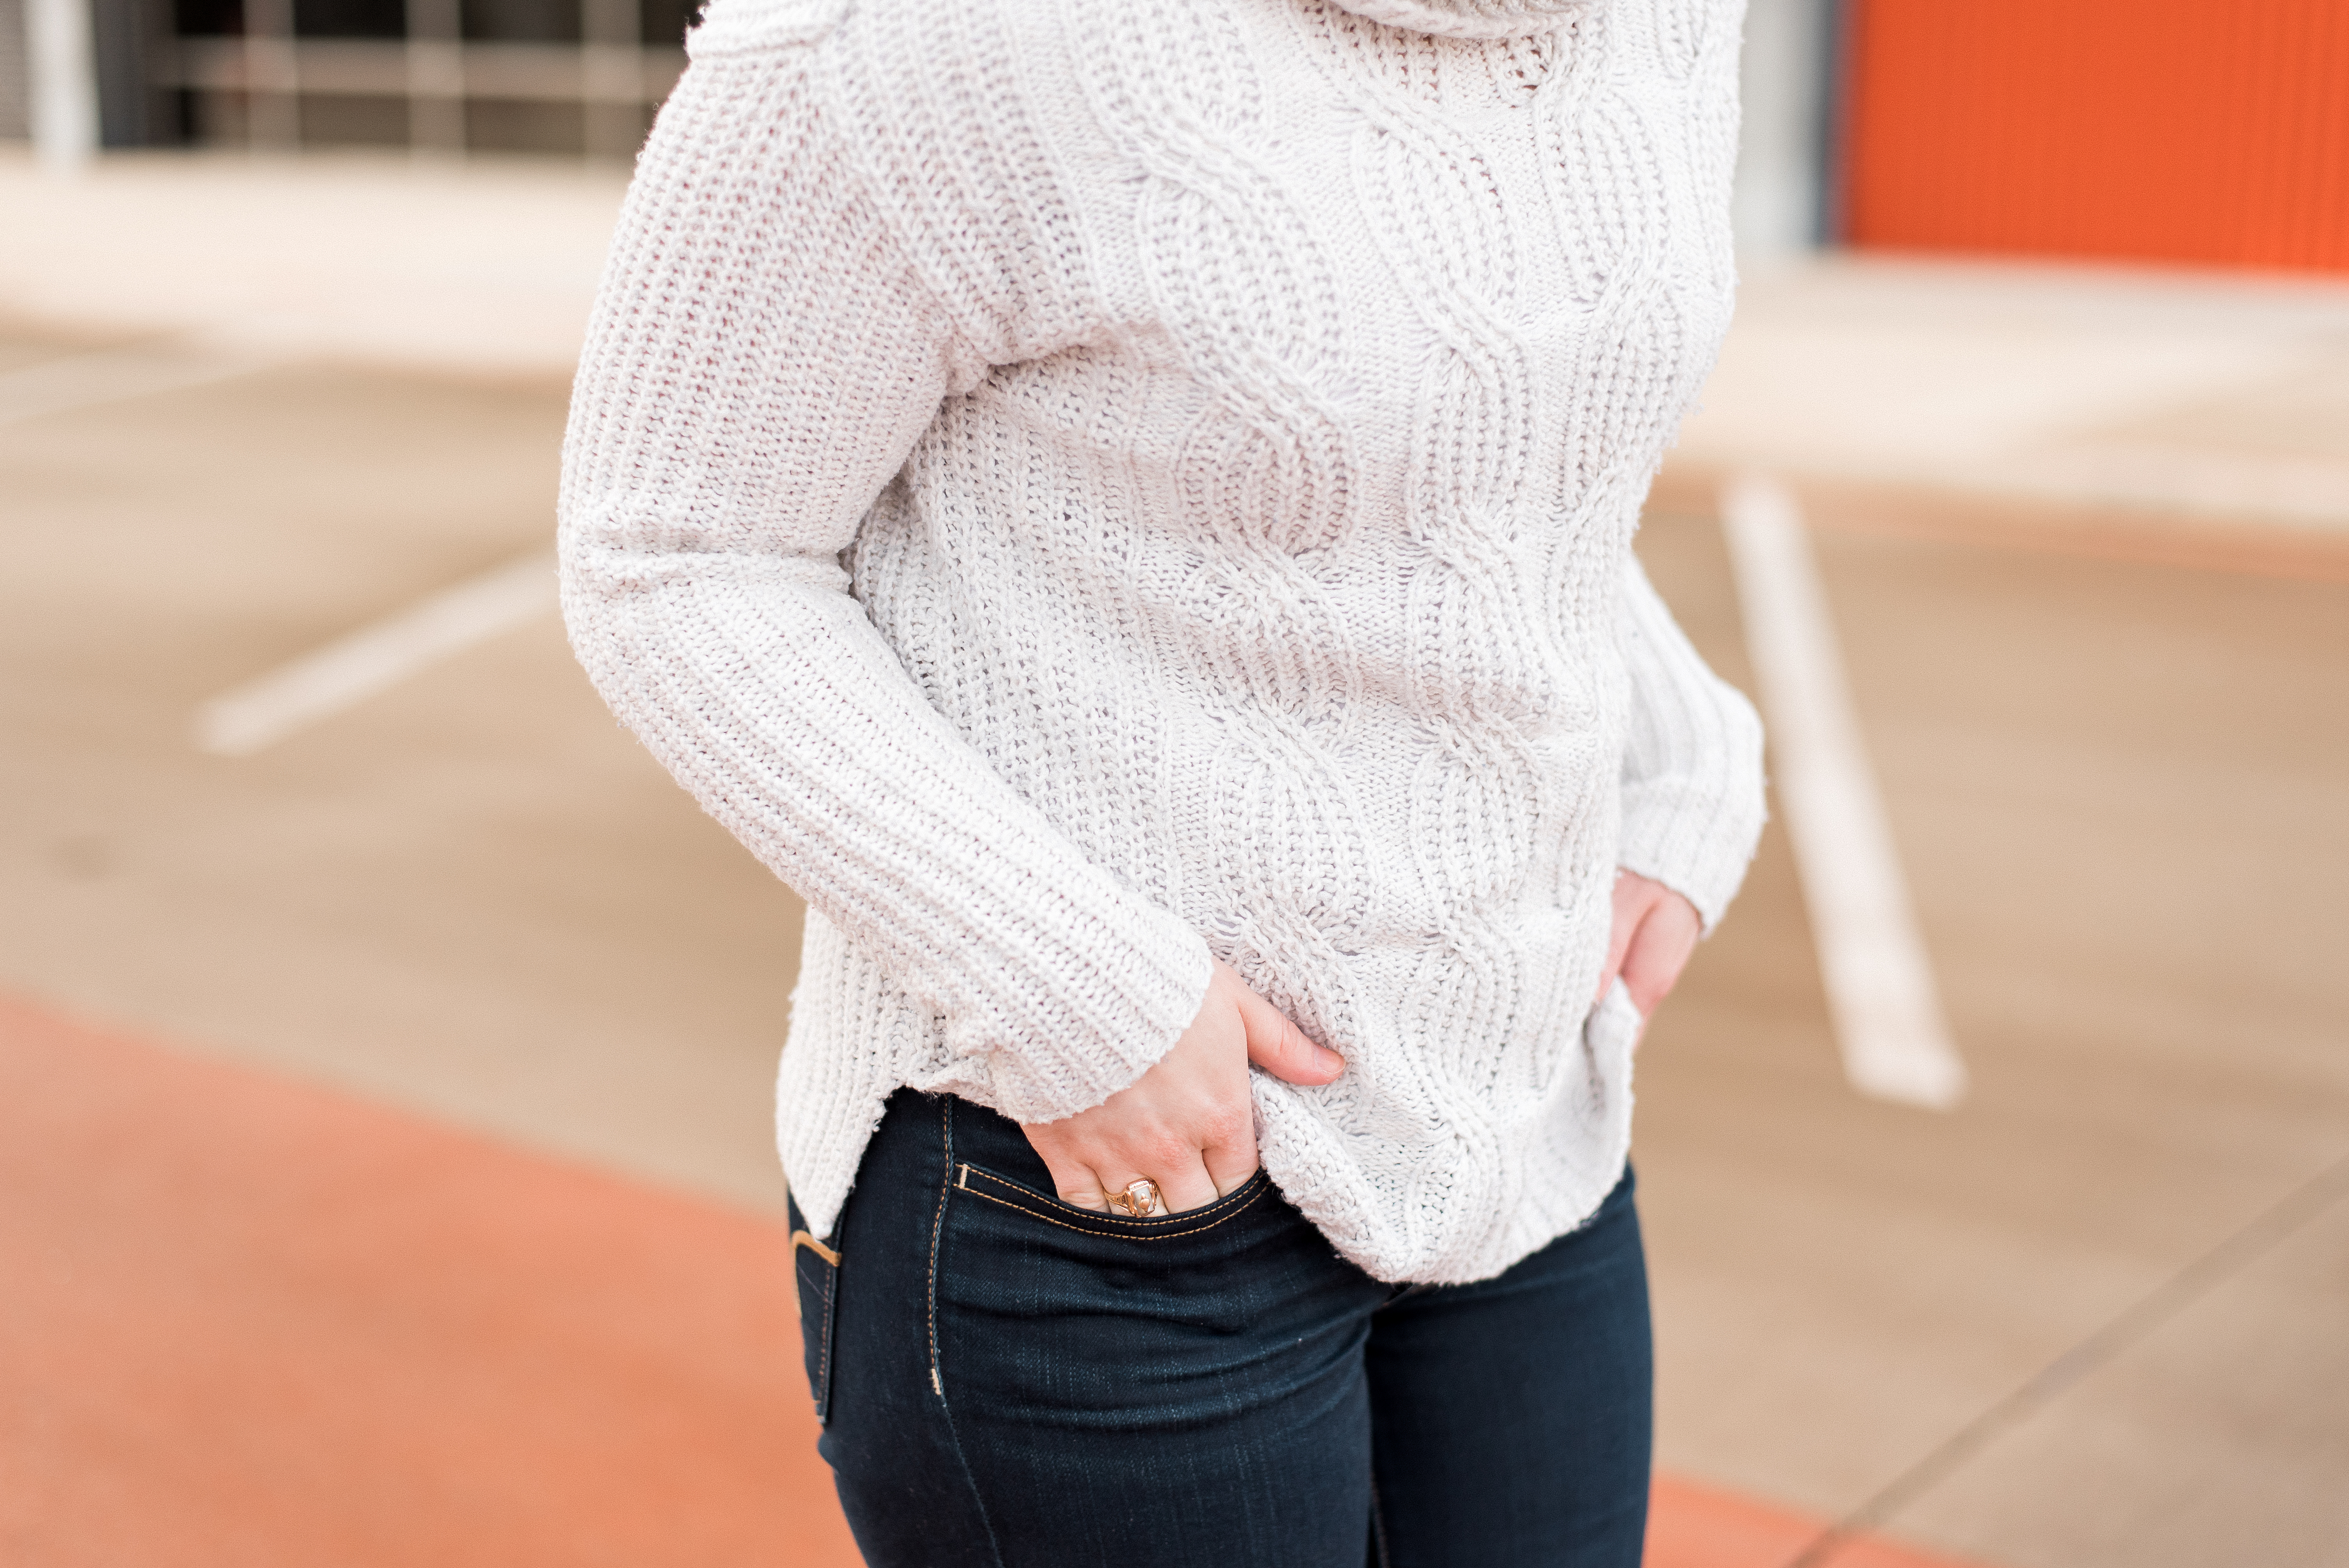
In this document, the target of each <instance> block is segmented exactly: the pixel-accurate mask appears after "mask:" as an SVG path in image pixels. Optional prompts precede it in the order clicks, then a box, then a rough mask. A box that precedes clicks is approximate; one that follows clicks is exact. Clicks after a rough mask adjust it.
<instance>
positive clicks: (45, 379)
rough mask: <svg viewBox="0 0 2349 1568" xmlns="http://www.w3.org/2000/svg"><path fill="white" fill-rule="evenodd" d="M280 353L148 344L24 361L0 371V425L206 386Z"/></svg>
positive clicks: (275, 360) (271, 361)
mask: <svg viewBox="0 0 2349 1568" xmlns="http://www.w3.org/2000/svg"><path fill="white" fill-rule="evenodd" d="M284 362H285V361H284V359H283V358H282V357H280V356H268V355H257V354H230V353H212V352H207V351H204V350H201V349H195V348H188V347H174V346H168V345H161V344H146V345H142V346H138V347H133V348H109V349H102V350H98V351H97V352H95V353H90V354H69V355H66V356H63V357H61V358H57V359H50V360H45V361H43V362H42V363H40V364H38V365H28V366H26V367H25V368H23V369H22V370H12V371H9V372H7V373H6V374H5V375H0V428H5V427H6V426H9V425H20V424H23V423H24V422H25V421H26V420H27V419H38V418H43V417H45V416H47V415H50V414H69V413H71V412H73V411H74V410H75V409H77V408H93V407H98V406H100V405H102V404H107V403H120V402H125V401H127V400H129V399H130V398H133V397H154V396H156V395H157V394H159V393H163V392H178V391H182V390H184V389H186V388H188V387H203V386H208V385H210V384H211V383H212V382H214V381H226V380H228V379H230V378H231V377H238V376H250V375H252V374H253V373H254V371H256V370H266V369H268V368H269V367H270V366H273V365H279V364H283V363H284Z"/></svg>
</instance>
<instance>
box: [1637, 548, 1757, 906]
mask: <svg viewBox="0 0 2349 1568" xmlns="http://www.w3.org/2000/svg"><path fill="white" fill-rule="evenodd" d="M1619 614H1620V616H1621V620H1620V622H1619V627H1620V631H1619V636H1620V638H1621V647H1622V653H1623V662H1624V664H1625V665H1626V666H1627V667H1628V669H1629V670H1630V680H1631V722H1630V739H1629V742H1628V744H1627V745H1626V747H1625V748H1624V753H1623V830H1622V841H1621V845H1620V847H1619V850H1618V851H1617V854H1616V860H1617V863H1619V865H1621V866H1622V867H1624V868H1625V869H1626V870H1628V871H1633V872H1638V873H1640V875H1641V876H1645V877H1652V878H1654V879H1655V880H1656V881H1658V882H1662V883H1663V884H1664V885H1665V886H1666V887H1669V888H1671V889H1672V890H1673V891H1674V892H1680V893H1682V894H1684V895H1686V897H1687V898H1688V901H1689V902H1690V903H1692V904H1694V905H1696V908H1697V913H1699V914H1701V915H1702V916H1703V917H1704V925H1705V929H1706V930H1707V931H1708V932H1710V931H1711V930H1712V929H1713V926H1714V925H1716V924H1718V923H1720V920H1721V917H1722V915H1723V913H1726V912H1727V911H1728V908H1729V901H1730V900H1731V899H1732V898H1733V897H1734V896H1736V893H1737V887H1738V884H1739V883H1740V882H1744V880H1745V867H1746V864H1747V862H1748V861H1751V860H1752V859H1753V858H1754V846H1755V845H1756V844H1757V843H1758V842H1759V841H1760V840H1761V837H1762V822H1763V819H1764V814H1765V808H1764V799H1763V783H1762V721H1761V719H1760V717H1758V716H1756V715H1755V713H1754V705H1753V704H1751V703H1749V702H1747V701H1746V700H1745V697H1744V695H1743V694H1742V693H1740V692H1739V691H1738V690H1737V688H1736V687H1734V686H1731V685H1730V684H1729V683H1728V682H1726V681H1724V680H1723V679H1722V678H1721V677H1720V676H1716V675H1714V674H1713V671H1712V670H1710V669H1708V668H1706V667H1705V663H1704V660H1703V659H1702V657H1701V656H1699V655H1698V653H1697V651H1696V649H1695V648H1693V647H1692V646H1691V645H1690V644H1689V640H1688V638H1687V636H1686V635H1684V634H1682V631H1681V629H1680V627H1679V625H1678V624H1675V623H1674V622H1673V620H1672V613H1671V611H1670V610H1669V609H1667V608H1665V606H1664V602H1663V599H1662V598H1661V596H1660V595H1659V594H1658V593H1656V590H1655V588H1654V586H1653V585H1652V584H1651V583H1649V581H1648V574H1647V573H1646V572H1645V571H1644V570H1642V569H1641V567H1640V561H1639V558H1638V557H1637V556H1635V555H1632V554H1631V553H1630V552H1628V551H1627V552H1624V566H1623V583H1622V589H1621V599H1620V603H1619Z"/></svg>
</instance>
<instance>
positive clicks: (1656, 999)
mask: <svg viewBox="0 0 2349 1568" xmlns="http://www.w3.org/2000/svg"><path fill="white" fill-rule="evenodd" d="M1675 906H1678V907H1675ZM1686 906H1687V901H1686V900H1685V899H1679V898H1670V899H1662V900H1659V901H1658V902H1657V903H1655V904H1654V905H1652V906H1651V908H1650V909H1649V911H1648V913H1647V917H1646V918H1645V919H1643V920H1642V921H1640V925H1639V929H1638V930H1637V931H1636V932H1634V933H1633V934H1632V937H1631V943H1630V948H1629V949H1628V950H1627V951H1626V952H1625V954H1624V955H1623V971H1622V973H1623V989H1624V990H1626V991H1627V992H1629V993H1630V996H1631V1004H1632V1006H1636V1007H1638V1008H1639V1009H1640V1016H1641V1017H1643V1018H1644V1017H1648V1016H1652V1015H1653V1014H1654V1012H1655V1010H1656V1008H1657V1007H1658V1006H1661V1004H1662V1002H1663V999H1664V998H1665V997H1666V996H1667V995H1671V989H1672V987H1673V986H1674V985H1677V984H1679V982H1680V977H1681V971H1682V970H1683V969H1685V968H1687V967H1688V961H1689V958H1690V956H1691V955H1692V954H1694V953H1695V952H1696V939H1697V933H1698V930H1699V923H1698V921H1697V919H1696V914H1695V911H1694V910H1692V909H1688V908H1687V907H1686Z"/></svg>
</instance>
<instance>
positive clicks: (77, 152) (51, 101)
mask: <svg viewBox="0 0 2349 1568" xmlns="http://www.w3.org/2000/svg"><path fill="white" fill-rule="evenodd" d="M25 45H26V53H27V54H28V55H30V56H31V57H32V58H31V62H30V63H31V65H32V67H33V68H32V71H31V73H30V76H31V78H32V79H31V82H30V84H29V85H30V86H31V88H32V89H33V92H32V98H33V103H32V109H33V146H34V148H35V150H36V151H37V152H38V153H39V155H40V160H41V167H42V168H43V169H45V170H47V171H48V172H49V173H51V174H56V175H67V176H70V175H72V174H74V173H76V172H78V170H80V169H81V167H82V165H84V164H85V163H88V161H89V158H90V155H91V154H92V153H94V152H96V151H97V150H98V71H97V67H96V65H95V63H94V57H95V55H96V50H95V49H94V48H93V46H91V43H90V20H89V0H27V4H26V8H25Z"/></svg>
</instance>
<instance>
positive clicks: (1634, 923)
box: [1591, 871, 1648, 1006]
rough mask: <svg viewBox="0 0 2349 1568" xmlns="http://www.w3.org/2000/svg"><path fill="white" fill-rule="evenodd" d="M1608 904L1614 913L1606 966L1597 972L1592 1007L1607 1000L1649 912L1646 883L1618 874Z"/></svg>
mask: <svg viewBox="0 0 2349 1568" xmlns="http://www.w3.org/2000/svg"><path fill="white" fill-rule="evenodd" d="M1610 903H1611V908H1612V912H1613V913H1612V919H1611V921H1610V922H1609V925H1608V928H1607V966H1606V967H1605V968H1603V969H1601V970H1600V971H1599V994H1598V995H1596V996H1594V997H1593V998H1592V999H1591V1005H1592V1006H1598V1004H1599V1003H1600V1002H1603V1001H1605V1000H1606V999H1607V988H1608V987H1609V985H1613V984H1615V977H1616V976H1617V975H1620V974H1622V973H1623V960H1624V958H1625V957H1626V956H1627V955H1628V954H1630V951H1631V938H1632V937H1633V935H1634V934H1637V933H1638V931H1639V929H1640V920H1641V918H1642V917H1643V916H1645V915H1646V914H1647V913H1648V882H1647V880H1646V879H1645V878H1643V877H1638V876H1634V875H1632V874H1631V873H1630V872H1626V871H1618V872H1616V873H1615V891H1614V894H1613V896H1612V899H1611V900H1610Z"/></svg>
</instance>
